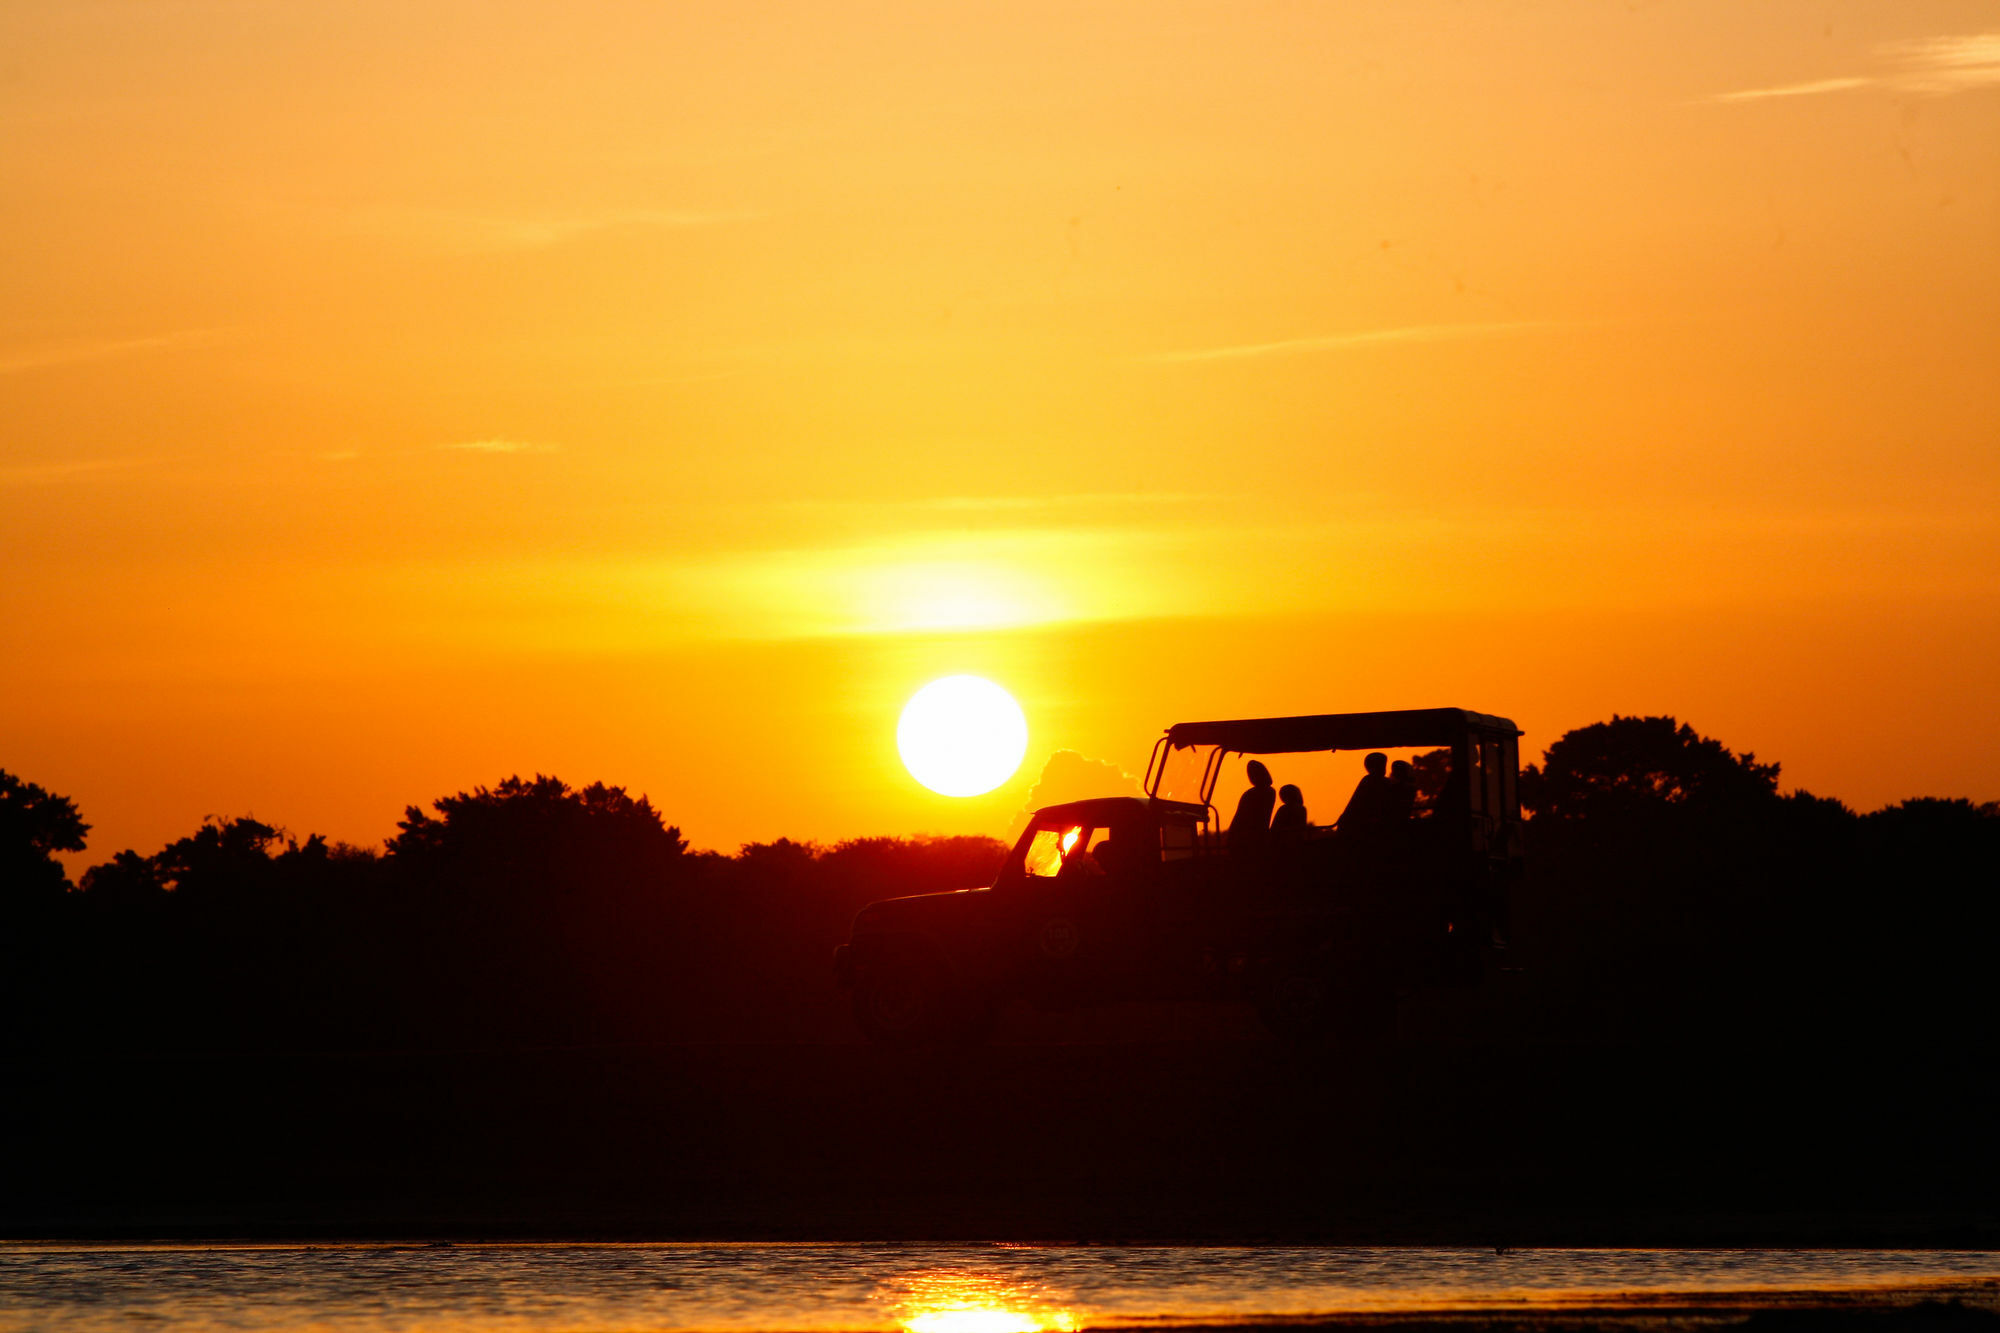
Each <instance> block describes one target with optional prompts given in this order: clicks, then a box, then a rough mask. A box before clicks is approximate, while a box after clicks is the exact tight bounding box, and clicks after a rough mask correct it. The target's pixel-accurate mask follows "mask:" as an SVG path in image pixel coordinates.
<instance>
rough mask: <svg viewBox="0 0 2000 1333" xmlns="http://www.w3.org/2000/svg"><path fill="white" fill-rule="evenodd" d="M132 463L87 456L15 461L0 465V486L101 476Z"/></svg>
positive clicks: (118, 459) (125, 460) (127, 460)
mask: <svg viewBox="0 0 2000 1333" xmlns="http://www.w3.org/2000/svg"><path fill="white" fill-rule="evenodd" d="M131 465H132V461H131V460H130V459H126V458H87V459H78V460H77V461H75V462H71V463H17V464H14V465H12V466H6V467H0V486H34V485H39V484H44V483H53V482H63V481H76V480H78V479H80V478H84V477H95V476H101V475H103V474H104V473H106V472H116V471H118V470H119V469H121V468H127V467H130V466H131Z"/></svg>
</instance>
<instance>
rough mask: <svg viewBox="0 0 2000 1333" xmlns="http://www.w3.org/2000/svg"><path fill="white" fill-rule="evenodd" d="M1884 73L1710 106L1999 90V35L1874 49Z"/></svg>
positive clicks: (1719, 97) (1763, 91)
mask: <svg viewBox="0 0 2000 1333" xmlns="http://www.w3.org/2000/svg"><path fill="white" fill-rule="evenodd" d="M1876 56H1877V58H1878V59H1879V60H1881V61H1882V62H1883V63H1884V65H1885V66H1886V68H1883V69H1881V70H1879V71H1877V72H1876V73H1873V74H1849V75H1842V76H1840V77H1837V78H1828V79H1814V80H1811V81H1810V82H1806V83H1785V84H1778V85H1776V86H1775V87H1770V88H1743V89H1739V90H1737V91H1736V92H1729V93H1717V94H1715V95H1714V96H1713V97H1710V98H1708V99H1707V100H1708V101H1711V102H1755V101H1761V100H1763V99H1765V98H1771V97H1812V96H1815V95H1817V94H1820V93H1841V92H1848V91H1850V90H1852V89H1856V88H1888V89H1891V90H1893V91H1896V92H1904V93H1919V94H1926V95H1929V96H1933V97H1938V96H1943V95H1945V94H1947V93H1962V92H1970V91H1971V90H1973V89H1976V88H1991V87H1994V86H1996V85H2000V32H1974V33H1963V34H1956V35H1946V36H1941V37H1919V38H1915V39H1913V40H1910V41H1902V42H1890V43H1888V44H1887V45H1885V46H1880V47H1877V48H1876Z"/></svg>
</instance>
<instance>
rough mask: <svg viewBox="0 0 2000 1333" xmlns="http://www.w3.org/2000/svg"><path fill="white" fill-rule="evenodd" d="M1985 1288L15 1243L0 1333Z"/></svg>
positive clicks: (1954, 1267) (1094, 1261)
mask: <svg viewBox="0 0 2000 1333" xmlns="http://www.w3.org/2000/svg"><path fill="white" fill-rule="evenodd" d="M1988 1283H1991V1284H1994V1286H1993V1291H1994V1293H1995V1295H1996V1298H2000V1253H1995V1252H1967V1251H1879V1250H1878V1251H1865V1250H1847V1251H1833V1250H1521V1251H1509V1252H1506V1253H1496V1252H1495V1251H1493V1250H1473V1249H1419V1248H1408V1249H1402V1248H1399V1249H1361V1248H1242V1247H1201V1246H1172V1247H1168V1246H1160V1247H1148V1246H1129V1247H1127V1246H1120V1247H1095V1246H1011V1245H950V1246H925V1245H897V1246H879V1245H457V1246H418V1247H398V1246H379V1245H373V1246H371V1245H352V1246H339V1245H336V1246H270V1245H264V1246H202V1247H170V1246H97V1247H87V1248H79V1247H58V1246H48V1245H5V1246H0V1330H6V1331H8V1333H12V1331H14V1330H22V1331H24V1333H25V1330H30V1329H34V1330H44V1329H64V1330H70V1329H74V1330H113V1329H116V1330H119V1331H120V1333H132V1330H135V1329H144V1330H148V1331H149V1333H150V1331H151V1330H160V1331H161V1333H182V1331H185V1333H195V1331H196V1330H236V1329H299V1330H312V1331H313V1333H403V1331H404V1330H410V1331H414V1330H433V1329H452V1330H465V1331H467V1333H484V1331H486V1330H492V1331H493V1333H502V1331H504V1333H543V1331H544V1330H547V1331H550V1333H553V1331H554V1330H639V1329H646V1330H717V1331H718V1333H721V1331H724V1330H730V1331H733V1330H746V1331H747V1330H813V1331H831V1330H862V1329H867V1330H888V1331H893V1330H907V1331H908V1333H1031V1331H1034V1330H1052V1331H1060V1330H1072V1329H1083V1328H1092V1327H1107V1326H1117V1325H1129V1324H1139V1323H1144V1324H1149V1325H1151V1324H1162V1323H1164V1324H1168V1325H1171V1324H1174V1323H1194V1322H1210V1323H1223V1322H1236V1321H1245V1322H1254V1321H1260V1320H1270V1319H1273V1318H1286V1317H1290V1318H1298V1319H1306V1318H1312V1317H1332V1316H1338V1315H1341V1314H1364V1313H1366V1314H1379V1313H1393V1312H1404V1311H1407V1312H1413V1313H1414V1312H1422V1311H1438V1312H1442V1311H1489V1312H1494V1313H1500V1312H1508V1313H1514V1314H1521V1313H1532V1312H1534V1311H1549V1312H1555V1311H1560V1310H1564V1309H1576V1308H1579V1307H1602V1306H1628V1307H1637V1308H1646V1307H1656V1306H1657V1305H1659V1304H1662V1303H1665V1304H1675V1303H1688V1302H1691V1301H1699V1302H1709V1303H1722V1304H1730V1303H1740V1302H1742V1301H1748V1302H1750V1303H1753V1304H1760V1303H1767V1302H1776V1301H1779V1300H1781V1299H1782V1298H1783V1296H1784V1295H1785V1294H1787V1293H1802V1292H1803V1293H1822V1294H1828V1293H1831V1294H1839V1293H1857V1294H1866V1293H1870V1292H1881V1291H1884V1290H1904V1289H1913V1288H1915V1289H1921V1288H1924V1287H1938V1286H1955V1287H1962V1286H1964V1285H1966V1284H1988ZM1981 1303H1982V1304H1985V1303H1987V1302H1985V1301H1982V1302H1981Z"/></svg>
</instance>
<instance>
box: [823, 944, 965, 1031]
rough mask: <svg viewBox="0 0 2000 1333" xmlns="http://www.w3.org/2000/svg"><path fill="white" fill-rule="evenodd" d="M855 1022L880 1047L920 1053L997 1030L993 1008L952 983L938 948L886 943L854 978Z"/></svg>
mask: <svg viewBox="0 0 2000 1333" xmlns="http://www.w3.org/2000/svg"><path fill="white" fill-rule="evenodd" d="M853 1004H854V1021H855V1024H856V1026H858V1027H859V1028H860V1029H861V1034H862V1035H863V1036H864V1037H866V1038H867V1039H868V1041H869V1042H870V1043H871V1044H873V1045H876V1046H888V1047H895V1048H900V1049H906V1050H907V1049H917V1048H924V1047H937V1046H961V1045H973V1044H977V1043H979V1042H982V1041H984V1040H985V1039H986V1036H987V1034H988V1033H990V1032H991V1030H992V1016H993V1006H992V1005H990V1004H986V1003H980V1002H978V1001H977V1000H975V998H974V997H972V996H969V995H967V994H966V993H965V992H964V991H963V990H962V989H961V988H959V987H958V986H956V985H954V984H953V983H952V981H951V977H950V974H949V972H948V971H947V970H946V968H945V965H944V960H943V959H942V958H941V957H940V956H939V955H938V952H937V950H936V949H935V948H931V947H928V946H926V945H925V944H924V943H923V942H921V941H917V940H896V941H889V942H885V943H884V945H883V946H882V947H880V948H879V949H876V950H873V951H871V956H869V957H868V958H867V959H865V960H863V961H861V962H860V963H859V964H858V965H857V966H856V968H855V975H854V994H853Z"/></svg>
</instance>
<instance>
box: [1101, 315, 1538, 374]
mask: <svg viewBox="0 0 2000 1333" xmlns="http://www.w3.org/2000/svg"><path fill="white" fill-rule="evenodd" d="M1551 327H1553V325H1551V324H1549V323H1547V322H1545V321H1540V320H1525V321H1516V322H1513V323H1505V324H1411V325H1407V326H1404V327H1401V328H1393V329H1364V330H1361V331H1359V332H1355V333H1330V334H1325V335H1323V336H1320V337H1316V338H1286V339H1283V340H1282V341H1279V342H1267V343H1238V344H1236V345H1234V346H1229V347H1200V348H1194V349H1190V350H1184V351H1177V352H1154V353H1151V354H1150V355H1146V356H1139V357H1134V358H1133V359H1134V360H1136V361H1146V362H1152V363H1156V364H1184V363H1187V362H1192V361H1245V360H1250V359H1252V358H1255V357H1266V356H1300V355H1305V354H1308V353H1312V352H1337V351H1342V350H1345V349H1347V348H1352V347H1376V346H1381V345H1384V344H1389V343H1425V342H1450V341H1456V340H1460V339H1465V338H1501V337H1506V336H1508V335H1510V334H1516V333H1532V332H1535V331H1537V330H1540V329H1547V328H1551Z"/></svg>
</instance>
